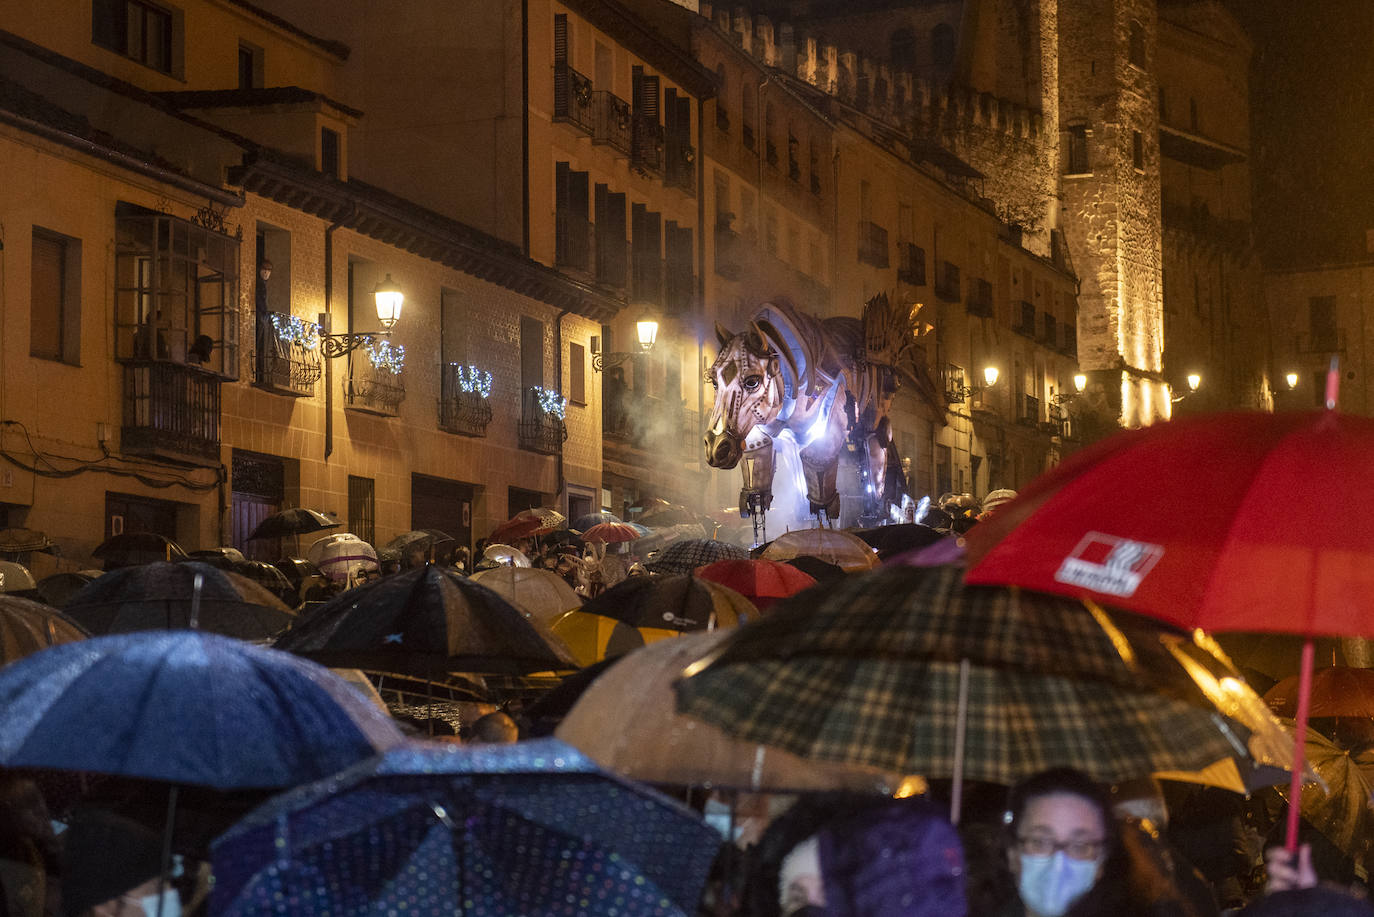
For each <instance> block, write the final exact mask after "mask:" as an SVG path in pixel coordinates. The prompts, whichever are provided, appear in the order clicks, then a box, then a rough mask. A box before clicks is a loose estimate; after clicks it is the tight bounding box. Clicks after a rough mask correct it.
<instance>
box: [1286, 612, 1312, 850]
mask: <svg viewBox="0 0 1374 917" xmlns="http://www.w3.org/2000/svg"><path fill="white" fill-rule="evenodd" d="M1311 706H1312V638H1311V637H1308V638H1307V639H1306V640H1304V641H1303V644H1302V669H1301V671H1300V672H1299V674H1298V718H1297V721H1296V723H1295V725H1294V729H1293V776H1292V778H1291V779H1290V781H1289V784H1288V836H1287V839H1286V840H1285V841H1284V845H1283V846H1284V849H1285V850H1287V851H1288V853H1289V855H1290V856H1293V855H1296V854H1297V852H1298V816H1299V814H1301V811H1302V772H1303V767H1304V766H1305V765H1304V762H1303V752H1304V750H1305V749H1306V746H1307V714H1308V711H1309V710H1310V709H1311Z"/></svg>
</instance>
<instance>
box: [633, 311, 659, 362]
mask: <svg viewBox="0 0 1374 917" xmlns="http://www.w3.org/2000/svg"><path fill="white" fill-rule="evenodd" d="M635 333H636V334H637V335H638V336H639V349H640V350H642V351H644V352H645V353H648V352H649V351H651V350H653V349H654V341H656V340H658V322H657V321H655V320H654V318H653V317H652V316H650V315H649V314H648V313H647V312H646V313H645V314H644V317H643V318H641V319H640V320H639V321H637V322H635Z"/></svg>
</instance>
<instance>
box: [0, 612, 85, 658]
mask: <svg viewBox="0 0 1374 917" xmlns="http://www.w3.org/2000/svg"><path fill="white" fill-rule="evenodd" d="M89 636H90V634H89V633H87V632H86V629H85V628H84V627H82V626H81V625H80V624H77V623H76V622H75V621H73V620H72V619H71V618H68V617H67V616H66V615H64V614H62V612H60V611H58V610H57V609H56V608H49V607H48V606H47V605H44V604H42V603H40V602H34V601H30V600H29V599H21V598H17V597H15V596H0V664H4V663H9V662H13V661H14V660H16V659H18V658H20V657H21V656H28V655H29V654H31V653H36V652H38V651H39V650H41V649H46V648H47V647H50V646H56V645H57V644H59V643H75V642H76V641H77V640H84V639H86V638H87V637H89Z"/></svg>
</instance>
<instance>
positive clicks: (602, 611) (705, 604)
mask: <svg viewBox="0 0 1374 917" xmlns="http://www.w3.org/2000/svg"><path fill="white" fill-rule="evenodd" d="M581 611H582V612H583V613H585V614H593V615H601V616H602V617H606V618H612V619H614V620H616V621H623V622H625V623H626V624H628V625H630V626H631V627H652V628H658V629H663V630H675V631H689V630H708V629H714V628H716V627H734V626H735V625H736V624H738V623H739V622H740V621H743V620H746V619H749V618H755V617H758V609H757V608H755V607H754V605H753V604H751V603H750V601H749V600H748V599H746V598H745V597H744V596H742V595H740V594H739V593H738V592H736V591H735V590H733V589H731V588H729V587H728V586H722V585H720V584H719V583H715V582H712V581H710V580H705V579H700V578H699V577H695V576H632V577H630V578H629V579H625V580H622V581H620V582H619V583H616V584H615V585H614V586H612V587H611V588H610V589H607V590H606V591H605V592H603V593H601V594H600V595H598V596H597V597H596V598H594V599H592V600H591V601H589V602H588V603H587V604H585V605H583V606H582V608H581Z"/></svg>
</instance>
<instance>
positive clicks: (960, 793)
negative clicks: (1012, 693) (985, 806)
mask: <svg viewBox="0 0 1374 917" xmlns="http://www.w3.org/2000/svg"><path fill="white" fill-rule="evenodd" d="M968 676H969V664H968V659H967V658H965V659H960V660H959V709H958V714H957V716H956V718H955V721H954V768H953V772H952V774H951V777H952V780H951V784H952V785H951V786H950V791H949V823H950V824H952V825H955V826H956V827H957V826H958V824H959V810H960V809H961V808H963V801H964V743H965V739H966V737H967V736H966V734H967V732H968Z"/></svg>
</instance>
